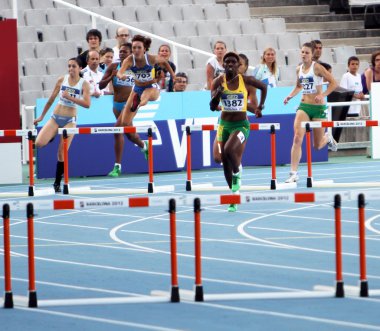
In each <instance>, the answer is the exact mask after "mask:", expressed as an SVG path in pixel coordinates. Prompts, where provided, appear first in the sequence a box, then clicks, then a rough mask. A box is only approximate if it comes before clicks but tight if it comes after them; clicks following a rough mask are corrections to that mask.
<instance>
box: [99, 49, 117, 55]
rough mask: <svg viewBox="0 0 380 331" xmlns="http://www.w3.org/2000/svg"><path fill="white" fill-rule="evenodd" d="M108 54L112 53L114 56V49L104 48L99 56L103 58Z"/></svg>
mask: <svg viewBox="0 0 380 331" xmlns="http://www.w3.org/2000/svg"><path fill="white" fill-rule="evenodd" d="M106 53H112V54H114V51H113V49H112V48H110V47H105V48H102V49H101V50H100V52H99V55H100V56H103V55H104V54H106Z"/></svg>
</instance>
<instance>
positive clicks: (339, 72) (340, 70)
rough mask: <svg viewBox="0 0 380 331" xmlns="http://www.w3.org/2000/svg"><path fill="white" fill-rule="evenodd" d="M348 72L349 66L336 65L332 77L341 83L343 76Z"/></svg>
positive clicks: (344, 64)
mask: <svg viewBox="0 0 380 331" xmlns="http://www.w3.org/2000/svg"><path fill="white" fill-rule="evenodd" d="M346 72H347V64H346V63H335V64H333V66H332V75H333V76H334V78H335V79H336V80H337V81H338V82H340V80H341V79H342V76H343V75H344V74H345V73H346Z"/></svg>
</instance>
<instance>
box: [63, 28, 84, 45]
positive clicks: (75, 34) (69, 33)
mask: <svg viewBox="0 0 380 331" xmlns="http://www.w3.org/2000/svg"><path fill="white" fill-rule="evenodd" d="M65 36H66V40H67V41H75V42H76V43H77V45H81V42H82V40H86V27H85V26H84V25H80V24H71V25H67V26H65Z"/></svg>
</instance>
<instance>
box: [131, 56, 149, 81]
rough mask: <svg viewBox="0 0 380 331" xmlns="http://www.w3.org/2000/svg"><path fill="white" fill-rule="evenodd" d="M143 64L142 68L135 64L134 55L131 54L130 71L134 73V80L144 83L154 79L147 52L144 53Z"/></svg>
mask: <svg viewBox="0 0 380 331" xmlns="http://www.w3.org/2000/svg"><path fill="white" fill-rule="evenodd" d="M144 55H145V65H144V66H143V67H142V68H139V67H137V66H136V59H135V56H134V55H133V54H132V58H133V65H132V67H131V71H132V72H133V73H134V75H135V80H136V81H137V82H141V83H146V82H151V81H152V80H154V79H155V69H154V67H153V66H152V65H151V64H150V63H149V61H148V54H147V53H145V54H144Z"/></svg>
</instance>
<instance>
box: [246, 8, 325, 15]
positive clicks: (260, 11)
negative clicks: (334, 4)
mask: <svg viewBox="0 0 380 331" xmlns="http://www.w3.org/2000/svg"><path fill="white" fill-rule="evenodd" d="M250 13H251V16H265V17H270V16H277V17H278V16H291V15H294V14H297V15H322V14H325V15H329V14H330V7H329V6H327V5H320V6H313V7H311V8H310V7H309V6H278V7H251V8H250Z"/></svg>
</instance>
